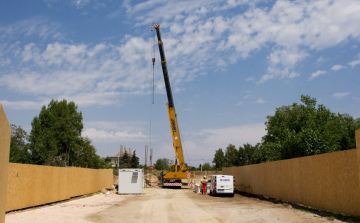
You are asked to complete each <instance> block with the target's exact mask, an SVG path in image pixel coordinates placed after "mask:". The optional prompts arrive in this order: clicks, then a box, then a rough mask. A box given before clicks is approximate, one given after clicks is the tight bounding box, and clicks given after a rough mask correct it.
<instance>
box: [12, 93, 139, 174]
mask: <svg viewBox="0 0 360 223" xmlns="http://www.w3.org/2000/svg"><path fill="white" fill-rule="evenodd" d="M82 121H83V116H82V112H81V111H78V107H77V106H76V105H75V103H74V102H67V101H66V100H62V101H57V100H51V102H50V103H49V104H48V106H45V105H44V106H43V107H42V108H41V111H40V113H39V115H38V116H35V117H34V119H33V120H32V122H31V127H32V128H31V132H30V134H29V135H28V134H27V132H26V131H25V130H23V129H22V128H21V126H16V125H13V124H12V125H11V144H10V158H9V161H10V162H12V163H25V164H37V165H47V166H61V167H65V166H76V167H85V168H94V169H103V168H111V167H112V163H111V158H110V157H106V158H101V157H100V156H99V155H97V154H96V149H95V147H94V146H93V145H92V143H91V140H90V139H89V138H88V137H83V136H81V133H82V130H83V122H82ZM134 155H135V152H134ZM133 157H134V161H132V160H131V164H132V165H135V164H136V161H135V158H137V157H136V155H135V156H133ZM137 163H138V158H137Z"/></svg>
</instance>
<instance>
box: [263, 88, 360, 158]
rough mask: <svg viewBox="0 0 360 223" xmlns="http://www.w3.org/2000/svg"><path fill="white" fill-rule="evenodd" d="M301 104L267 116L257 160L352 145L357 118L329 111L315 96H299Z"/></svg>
mask: <svg viewBox="0 0 360 223" xmlns="http://www.w3.org/2000/svg"><path fill="white" fill-rule="evenodd" d="M301 101H302V103H303V104H297V103H293V104H292V105H289V106H282V107H280V108H277V109H276V112H275V115H274V116H267V119H268V121H267V122H266V123H265V125H266V129H267V134H266V135H265V136H264V137H263V138H262V146H261V149H260V150H261V156H260V152H257V154H256V155H257V158H259V160H266V161H273V160H280V159H289V158H295V157H302V156H309V155H315V154H320V153H327V152H334V151H338V150H346V149H352V148H355V129H357V128H360V119H356V120H355V119H354V118H352V117H351V116H349V115H347V114H335V113H331V111H330V110H329V109H327V108H326V107H325V106H324V105H321V104H320V105H318V106H317V107H316V99H315V98H310V97H309V96H304V95H302V96H301Z"/></svg>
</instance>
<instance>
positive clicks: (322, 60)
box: [317, 57, 329, 63]
mask: <svg viewBox="0 0 360 223" xmlns="http://www.w3.org/2000/svg"><path fill="white" fill-rule="evenodd" d="M328 60H329V59H324V58H323V57H319V59H317V63H321V62H326V61H328Z"/></svg>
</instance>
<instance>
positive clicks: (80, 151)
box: [72, 137, 111, 169]
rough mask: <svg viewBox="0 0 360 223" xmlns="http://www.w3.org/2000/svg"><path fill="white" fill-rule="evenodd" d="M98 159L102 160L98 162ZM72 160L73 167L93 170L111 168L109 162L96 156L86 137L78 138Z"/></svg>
mask: <svg viewBox="0 0 360 223" xmlns="http://www.w3.org/2000/svg"><path fill="white" fill-rule="evenodd" d="M100 159H104V160H103V161H102V160H101V162H100ZM72 160H73V165H74V166H79V167H85V168H94V169H99V168H101V169H108V168H111V160H110V162H109V161H108V160H106V158H100V156H99V155H97V154H96V149H95V147H94V146H93V145H91V140H90V139H89V138H88V137H85V138H83V137H81V138H80V141H79V146H78V147H77V149H75V150H74V158H73V159H72ZM99 162H100V164H99Z"/></svg>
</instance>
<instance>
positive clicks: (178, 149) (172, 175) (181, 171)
mask: <svg viewBox="0 0 360 223" xmlns="http://www.w3.org/2000/svg"><path fill="white" fill-rule="evenodd" d="M152 27H153V28H154V30H156V34H157V38H158V45H159V51H160V58H161V67H162V71H163V76H164V81H165V88H166V94H167V98H168V103H166V105H167V110H168V115H169V122H170V130H171V135H172V139H173V146H174V149H175V164H174V165H172V166H168V169H167V170H166V171H165V174H163V177H162V179H163V180H162V186H163V187H181V186H182V181H181V179H194V173H190V172H189V171H190V167H186V165H185V162H184V154H183V150H182V145H181V139H180V132H179V128H178V122H177V118H176V112H175V105H174V99H173V96H172V91H171V86H170V79H169V74H168V70H167V65H166V59H165V52H164V47H163V43H162V39H161V35H160V25H159V24H154V23H153V24H152ZM153 62H154V59H153Z"/></svg>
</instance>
